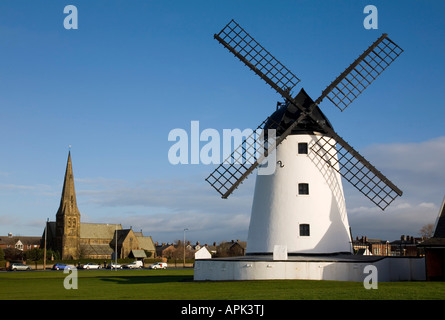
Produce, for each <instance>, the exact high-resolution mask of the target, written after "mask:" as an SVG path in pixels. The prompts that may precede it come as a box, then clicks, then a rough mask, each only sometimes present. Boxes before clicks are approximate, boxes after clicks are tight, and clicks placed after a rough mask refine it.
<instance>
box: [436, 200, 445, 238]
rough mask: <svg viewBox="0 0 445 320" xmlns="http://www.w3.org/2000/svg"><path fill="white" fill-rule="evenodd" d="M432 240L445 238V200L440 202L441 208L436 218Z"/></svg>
mask: <svg viewBox="0 0 445 320" xmlns="http://www.w3.org/2000/svg"><path fill="white" fill-rule="evenodd" d="M433 238H445V198H444V199H443V201H442V207H441V208H440V211H439V216H438V217H437V222H436V230H435V231H434V236H433Z"/></svg>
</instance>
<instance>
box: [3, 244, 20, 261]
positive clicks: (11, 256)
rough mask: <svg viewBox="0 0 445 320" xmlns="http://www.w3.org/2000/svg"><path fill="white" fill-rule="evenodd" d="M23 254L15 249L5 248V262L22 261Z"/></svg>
mask: <svg viewBox="0 0 445 320" xmlns="http://www.w3.org/2000/svg"><path fill="white" fill-rule="evenodd" d="M22 258H23V252H22V251H20V250H19V249H16V248H12V247H10V248H5V260H10V261H14V260H15V261H17V260H22Z"/></svg>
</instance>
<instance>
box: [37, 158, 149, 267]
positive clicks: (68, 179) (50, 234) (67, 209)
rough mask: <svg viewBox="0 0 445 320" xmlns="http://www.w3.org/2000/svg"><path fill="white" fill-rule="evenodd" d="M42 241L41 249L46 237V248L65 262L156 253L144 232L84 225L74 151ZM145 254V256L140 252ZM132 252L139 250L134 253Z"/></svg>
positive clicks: (116, 226) (118, 226)
mask: <svg viewBox="0 0 445 320" xmlns="http://www.w3.org/2000/svg"><path fill="white" fill-rule="evenodd" d="M45 229H46V230H44V231H43V235H42V238H41V247H42V248H43V244H44V242H45V238H46V245H47V248H49V249H52V250H54V251H57V252H59V253H60V257H61V258H62V259H64V260H65V259H79V258H89V259H111V258H112V255H113V254H114V252H117V255H118V257H119V258H127V257H129V256H133V257H135V256H137V257H138V258H143V255H145V251H148V252H151V254H152V255H154V254H155V247H154V244H153V240H152V238H151V237H144V236H143V234H142V232H133V230H132V229H131V228H130V229H123V228H122V225H120V224H107V223H82V222H80V212H79V209H78V207H77V201H76V191H75V188H74V176H73V167H72V163H71V152H69V153H68V161H67V166H66V171H65V179H64V182H63V189H62V196H61V199H60V205H59V210H58V211H57V214H56V221H51V222H47V225H46V227H45ZM141 250H142V251H143V254H142V253H141ZM133 251H137V252H135V253H133Z"/></svg>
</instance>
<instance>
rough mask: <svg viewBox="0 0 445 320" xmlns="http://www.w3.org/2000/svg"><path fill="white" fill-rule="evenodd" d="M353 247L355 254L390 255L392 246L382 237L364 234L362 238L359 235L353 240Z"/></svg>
mask: <svg viewBox="0 0 445 320" xmlns="http://www.w3.org/2000/svg"><path fill="white" fill-rule="evenodd" d="M352 247H353V249H354V252H355V254H358V255H374V256H390V255H391V246H390V245H389V242H388V241H386V240H380V239H368V237H365V236H362V237H361V238H360V239H359V238H358V237H357V238H356V239H355V240H354V241H353V242H352Z"/></svg>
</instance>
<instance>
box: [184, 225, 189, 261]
mask: <svg viewBox="0 0 445 320" xmlns="http://www.w3.org/2000/svg"><path fill="white" fill-rule="evenodd" d="M186 231H188V229H187V228H185V229H184V263H183V266H184V268H185V232H186Z"/></svg>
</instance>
